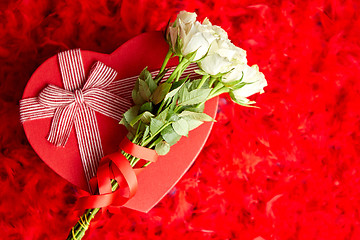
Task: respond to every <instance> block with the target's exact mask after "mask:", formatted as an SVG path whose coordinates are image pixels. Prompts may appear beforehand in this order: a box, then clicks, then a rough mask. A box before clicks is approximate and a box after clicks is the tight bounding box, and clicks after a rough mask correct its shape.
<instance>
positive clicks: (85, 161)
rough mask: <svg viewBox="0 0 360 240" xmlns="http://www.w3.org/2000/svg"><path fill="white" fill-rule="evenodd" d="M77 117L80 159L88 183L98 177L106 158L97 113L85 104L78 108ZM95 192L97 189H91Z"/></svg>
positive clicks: (76, 128) (76, 127)
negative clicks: (103, 158) (100, 164)
mask: <svg viewBox="0 0 360 240" xmlns="http://www.w3.org/2000/svg"><path fill="white" fill-rule="evenodd" d="M78 108H79V109H78V113H77V115H76V117H75V121H74V123H75V131H76V137H77V141H78V144H79V151H80V157H81V161H82V165H83V168H84V172H85V177H86V180H87V182H89V181H90V179H91V178H92V177H94V176H95V175H96V171H97V168H98V165H99V162H100V160H101V158H102V157H103V156H104V153H103V149H102V146H101V138H100V133H99V127H98V123H97V120H96V116H95V112H94V111H93V110H92V109H90V108H89V107H88V106H86V105H85V104H80V105H79V106H78ZM89 189H90V191H91V192H94V191H95V189H91V186H90V185H89Z"/></svg>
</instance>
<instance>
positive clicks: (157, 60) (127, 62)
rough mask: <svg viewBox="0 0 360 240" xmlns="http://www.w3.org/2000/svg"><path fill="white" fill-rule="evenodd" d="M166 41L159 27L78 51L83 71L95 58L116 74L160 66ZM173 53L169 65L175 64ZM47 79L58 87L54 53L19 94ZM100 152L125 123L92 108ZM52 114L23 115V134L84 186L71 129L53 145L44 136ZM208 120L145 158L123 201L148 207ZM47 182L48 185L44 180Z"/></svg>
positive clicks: (197, 145) (195, 145)
mask: <svg viewBox="0 0 360 240" xmlns="http://www.w3.org/2000/svg"><path fill="white" fill-rule="evenodd" d="M168 48H169V46H168V44H167V43H166V41H165V40H164V37H163V34H162V33H160V32H150V33H144V34H142V35H139V36H137V37H135V38H133V39H131V40H129V41H128V42H126V43H125V44H123V45H122V46H120V47H119V48H118V49H117V50H115V51H114V52H113V53H112V54H102V53H96V52H91V51H81V54H82V59H83V63H84V68H85V71H86V72H87V73H88V72H89V70H90V67H91V65H92V64H93V63H94V62H96V61H100V62H102V63H104V64H106V65H107V66H109V67H111V68H113V69H115V70H116V71H117V72H118V76H117V78H121V79H123V78H127V77H132V76H136V75H139V74H140V72H141V71H142V70H143V69H144V68H145V67H146V66H148V69H149V70H157V69H160V67H161V64H162V62H163V60H164V58H165V55H166V53H167V51H168ZM175 64H176V59H173V61H172V62H170V64H169V65H175ZM48 84H53V85H56V86H59V87H63V85H62V80H61V74H60V70H59V64H58V60H57V56H54V57H52V58H50V59H48V60H47V61H45V62H44V63H43V64H42V65H41V66H40V67H39V68H38V69H37V70H36V71H35V72H34V74H33V75H32V77H31V78H30V80H29V82H28V84H27V86H26V88H25V91H24V94H23V98H30V97H36V96H38V94H39V93H40V92H41V90H42V89H44V88H45V87H46V86H47V85H48ZM217 103H218V98H215V99H212V100H210V101H208V102H207V103H206V104H205V112H206V113H207V114H208V115H210V116H211V117H213V118H215V115H216V111H217ZM96 118H97V121H98V125H99V131H100V136H101V143H102V147H103V150H104V154H105V155H107V154H111V153H113V152H116V151H118V145H119V143H120V141H121V140H122V138H123V137H124V136H125V135H126V134H127V130H126V128H125V127H123V126H122V125H120V124H119V123H118V122H117V121H116V120H114V119H111V118H109V117H106V116H104V115H101V114H99V113H96ZM50 124H51V118H45V119H37V120H32V121H25V122H24V123H23V126H24V129H25V133H26V136H27V138H28V140H29V142H30V144H31V145H32V147H33V148H34V150H35V151H36V153H37V154H38V155H39V156H40V158H41V159H42V160H43V161H44V162H45V163H46V164H47V165H48V166H49V167H50V168H52V169H53V170H54V171H55V172H56V173H58V174H59V175H60V176H62V177H63V178H65V179H66V180H67V181H69V182H70V183H72V184H74V185H76V186H78V187H80V188H81V189H83V190H88V185H87V182H86V178H85V175H84V170H83V166H82V163H81V159H80V154H79V149H78V145H77V140H76V134H75V131H74V129H72V131H71V134H70V137H69V140H68V142H67V144H66V146H65V147H55V146H54V145H53V144H51V143H50V142H48V141H47V135H48V133H49V129H50ZM212 125H213V123H212V122H207V123H204V124H203V125H201V126H200V127H198V128H197V129H195V130H193V131H191V132H190V133H189V136H188V137H182V139H181V140H180V141H179V142H178V143H177V144H175V145H174V146H172V148H171V151H170V152H169V153H168V154H167V155H165V156H161V157H160V158H159V160H158V162H156V163H153V164H150V165H149V166H147V167H146V169H145V170H144V171H142V173H141V174H140V175H139V176H138V184H139V186H138V190H137V193H136V195H135V196H134V197H133V198H131V199H130V200H129V201H128V202H127V203H126V204H125V205H124V206H125V207H127V208H131V209H135V210H138V211H141V212H148V211H149V210H150V209H151V208H152V207H153V206H154V205H155V204H156V203H158V202H159V201H160V200H161V199H162V198H163V197H164V195H165V194H166V193H168V192H169V191H170V189H171V188H172V187H173V186H174V185H175V184H176V183H177V182H178V181H179V179H180V178H181V177H182V176H183V175H184V173H185V172H186V171H187V169H188V168H189V167H190V166H191V164H192V163H193V162H194V160H195V159H196V157H197V155H198V154H199V153H200V151H201V149H202V147H203V146H204V144H205V141H206V139H207V137H208V136H209V133H210V131H211V128H212ZM49 187H51V186H49Z"/></svg>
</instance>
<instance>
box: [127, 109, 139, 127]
mask: <svg viewBox="0 0 360 240" xmlns="http://www.w3.org/2000/svg"><path fill="white" fill-rule="evenodd" d="M138 112H139V106H133V107H131V108H130V109H129V110H127V111H126V112H125V113H124V118H125V120H126V121H127V122H128V123H130V122H131V121H132V120H134V118H136V117H137V115H138Z"/></svg>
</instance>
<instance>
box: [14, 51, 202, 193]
mask: <svg viewBox="0 0 360 240" xmlns="http://www.w3.org/2000/svg"><path fill="white" fill-rule="evenodd" d="M58 60H59V66H60V72H61V77H62V82H63V85H64V89H62V88H60V87H57V86H54V85H48V86H47V87H46V88H44V89H43V90H42V92H41V93H40V94H39V96H38V97H33V98H26V99H22V100H21V101H20V120H21V122H25V121H29V120H36V119H41V118H49V117H52V118H53V119H52V123H51V127H50V132H49V135H48V141H49V142H51V143H53V144H54V145H55V146H65V144H66V142H67V140H68V138H69V135H70V132H71V129H72V127H73V126H74V127H75V132H76V137H77V141H78V145H79V146H78V147H79V151H80V157H81V160H82V164H83V168H84V172H85V176H86V179H87V181H88V182H89V180H90V179H91V178H92V177H94V176H95V175H96V171H97V168H98V164H99V161H100V160H101V158H102V157H103V156H104V154H103V149H102V145H101V138H100V132H99V128H98V123H97V120H96V116H95V112H99V113H101V114H103V115H105V116H108V117H111V118H113V119H115V120H118V121H120V120H121V118H122V115H123V114H124V113H125V112H126V111H127V110H128V109H129V108H130V107H131V106H132V102H131V100H130V99H131V92H132V90H133V87H134V83H135V81H136V79H137V76H134V77H130V78H125V79H116V80H115V78H116V76H117V72H116V71H115V70H114V69H112V68H110V67H108V66H106V65H104V64H103V63H101V62H96V63H95V64H94V65H93V66H92V69H91V71H90V74H89V77H88V79H87V80H86V79H85V70H84V66H83V61H82V58H81V53H80V50H79V49H76V50H69V51H65V52H61V53H59V54H58ZM174 69H175V68H174V67H173V68H170V70H169V71H168V72H167V73H166V75H165V77H164V80H166V79H167V78H168V77H169V76H170V74H171V72H172V71H173V70H174ZM195 69H197V65H196V64H192V65H190V66H189V67H188V68H187V69H186V70H185V72H184V74H183V76H185V75H186V76H187V75H190V78H192V77H195V76H196V75H195V72H194V70H195ZM157 73H158V71H154V72H152V74H153V75H156V74H157ZM90 190H91V189H90Z"/></svg>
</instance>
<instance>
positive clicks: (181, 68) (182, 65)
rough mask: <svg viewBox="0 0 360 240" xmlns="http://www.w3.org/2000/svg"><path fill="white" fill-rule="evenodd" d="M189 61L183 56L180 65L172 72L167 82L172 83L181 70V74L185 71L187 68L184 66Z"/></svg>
mask: <svg viewBox="0 0 360 240" xmlns="http://www.w3.org/2000/svg"><path fill="white" fill-rule="evenodd" d="M187 62H189V60H187V59H186V58H183V59H182V60H181V61H180V62H179V65H177V66H176V68H175V70H174V71H173V72H172V73H171V75H170V77H169V78H168V80H166V82H167V83H171V82H172V81H173V80H174V79H175V78H176V77H177V74H179V71H180V76H181V74H182V73H183V72H184V70H185V69H186V68H184V66H185V65H186V63H187ZM189 64H190V63H189Z"/></svg>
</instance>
